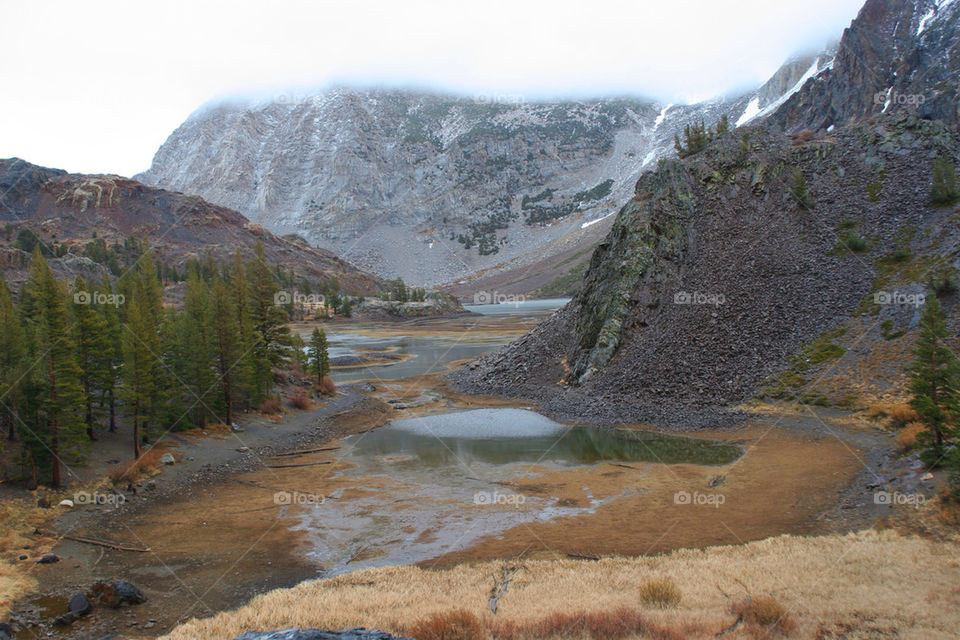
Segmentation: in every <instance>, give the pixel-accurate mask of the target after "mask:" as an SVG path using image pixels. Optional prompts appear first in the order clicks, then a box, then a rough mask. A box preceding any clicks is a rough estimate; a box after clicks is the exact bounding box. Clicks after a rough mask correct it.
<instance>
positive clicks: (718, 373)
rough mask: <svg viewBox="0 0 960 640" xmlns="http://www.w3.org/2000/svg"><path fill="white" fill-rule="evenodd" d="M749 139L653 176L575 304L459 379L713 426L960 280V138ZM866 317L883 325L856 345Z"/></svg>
mask: <svg viewBox="0 0 960 640" xmlns="http://www.w3.org/2000/svg"><path fill="white" fill-rule="evenodd" d="M741 133H742V132H736V133H732V134H730V135H728V136H725V137H723V138H722V139H721V140H718V141H716V142H715V143H714V144H713V145H711V146H710V147H708V148H707V149H706V150H705V151H703V152H701V153H699V154H697V155H695V156H692V157H690V158H688V159H686V160H682V161H681V160H667V161H664V162H663V163H661V166H660V167H659V168H658V169H657V170H656V171H652V172H649V173H647V174H644V176H642V177H641V179H640V180H639V181H638V183H637V188H636V194H635V196H634V198H633V199H632V200H631V201H630V202H629V203H628V204H627V205H626V206H624V207H623V209H621V211H620V214H619V215H618V217H617V221H616V223H615V224H614V226H613V228H612V229H611V231H610V233H609V234H608V236H607V237H606V239H605V240H604V241H603V243H602V244H601V245H600V247H599V248H598V249H597V251H596V252H595V253H594V254H593V257H592V260H591V263H590V268H589V270H588V271H587V275H586V278H585V281H584V286H583V288H582V289H581V290H580V291H579V292H578V294H577V295H576V296H575V298H574V299H573V301H571V303H570V304H568V305H567V307H565V308H564V309H563V310H561V311H560V312H558V313H557V314H555V315H554V316H552V317H551V318H549V319H548V320H547V321H545V322H544V323H543V324H542V325H540V326H539V327H537V328H536V329H534V330H533V331H531V332H530V333H529V334H528V335H526V336H525V337H523V338H522V339H520V340H519V341H517V342H516V343H514V344H512V345H510V346H509V347H507V348H505V349H503V350H501V351H499V352H497V353H494V354H492V355H490V356H488V357H486V358H484V359H481V360H480V361H478V362H476V363H474V364H473V365H472V366H471V367H469V368H467V369H465V370H463V371H461V372H458V373H457V374H454V376H453V378H454V381H455V382H456V383H457V384H458V385H459V386H460V387H462V388H464V389H467V390H471V391H477V392H487V393H490V392H492V393H498V394H503V395H508V396H518V397H528V398H535V399H538V400H540V401H542V402H543V403H544V404H543V408H544V409H545V410H546V411H547V412H548V413H551V414H555V415H559V416H564V417H569V418H579V419H589V420H593V419H602V420H606V421H611V420H612V421H616V420H640V421H651V422H657V423H660V424H668V423H673V422H676V423H684V424H690V423H695V424H696V423H701V422H703V421H706V422H707V423H711V422H710V421H715V420H717V419H719V418H718V415H717V414H715V413H711V412H709V411H708V412H704V411H703V410H704V409H705V408H707V407H715V406H729V405H733V404H737V403H739V402H741V401H743V400H746V399H749V398H750V397H752V396H753V395H754V394H756V393H757V392H758V391H759V390H761V389H764V388H767V387H770V386H779V387H780V389H779V390H778V393H781V394H782V393H784V392H785V391H788V389H787V388H788V387H789V386H790V385H791V384H793V383H797V384H801V383H802V382H804V381H800V380H799V379H785V380H784V381H783V385H780V384H779V383H778V382H775V381H772V380H771V378H770V376H771V375H773V374H778V373H779V372H780V371H782V370H783V369H784V368H785V367H788V366H790V364H791V363H793V364H794V365H795V366H796V367H797V369H798V372H797V374H798V376H799V372H801V371H806V369H807V366H808V365H811V364H821V363H822V362H823V361H822V360H821V358H822V357H830V358H835V357H837V355H838V354H842V353H843V350H844V349H851V350H852V349H854V348H855V347H856V348H859V349H864V348H866V349H867V350H868V351H869V346H870V345H876V344H883V343H885V341H886V338H887V337H891V339H893V338H892V337H893V336H897V334H898V333H902V332H903V331H906V330H909V329H910V328H911V327H913V326H915V323H916V321H917V317H918V311H917V305H916V304H915V303H913V302H912V301H913V300H914V298H909V297H907V296H910V295H916V294H920V295H932V293H930V291H929V290H928V289H927V286H926V283H927V282H928V279H929V278H930V276H931V275H937V276H938V277H947V278H953V279H955V278H956V273H957V267H958V266H960V259H958V255H960V232H958V231H957V229H956V225H955V216H956V211H954V210H953V209H952V208H948V209H936V208H931V207H930V199H929V192H930V184H931V177H930V176H931V164H932V158H933V157H936V156H949V157H952V158H954V159H956V157H957V155H958V151H960V147H958V141H957V136H956V132H955V131H954V130H951V129H948V128H947V127H945V126H944V125H943V124H942V123H937V122H930V121H926V120H921V119H919V118H917V117H916V116H914V115H910V114H907V113H900V114H890V115H886V116H884V117H883V118H882V119H880V120H878V121H877V122H875V123H872V124H871V123H863V124H861V125H857V126H854V127H851V128H847V129H843V130H838V131H835V132H834V133H833V134H832V135H823V136H821V137H816V138H814V139H812V140H809V141H804V140H798V141H796V143H794V142H791V140H790V139H789V138H786V137H785V136H783V135H782V134H780V133H778V132H776V131H773V130H769V129H766V128H751V130H750V137H749V140H748V142H746V143H744V139H743V138H742V137H741V135H740V134H741ZM795 169H799V170H800V171H802V172H803V174H804V175H805V176H806V180H807V184H808V188H809V192H810V194H812V198H813V201H814V202H815V204H814V205H813V208H812V209H810V210H805V209H803V208H801V207H799V206H798V205H797V204H796V202H795V201H794V199H793V198H792V196H791V189H792V186H793V177H792V176H793V171H794V170H795ZM856 239H859V240H862V241H863V242H864V244H865V246H864V247H862V248H861V247H860V245H859V244H858V242H857V241H856ZM850 246H853V247H855V249H850V248H849V247H850ZM884 291H886V292H887V293H898V294H899V295H900V296H901V298H896V297H894V299H895V300H897V299H904V300H906V302H903V303H901V304H886V302H885V299H884V297H883V296H884V293H883V292H884ZM876 296H880V297H879V298H877V297H876ZM853 318H864V319H866V320H867V322H865V327H864V328H863V329H862V330H858V331H857V332H856V333H854V331H853V330H849V331H848V330H847V329H846V328H845V327H846V326H847V323H848V322H850V321H851V319H853ZM888 321H889V323H887V322H888ZM828 330H834V331H832V332H828V333H824V332H827V331H828ZM847 334H849V335H847ZM897 339H899V337H897ZM828 345H831V347H830V349H828V348H827V346H828ZM833 346H836V347H837V350H836V351H832V350H831V349H832V348H833ZM798 358H799V360H798ZM714 423H715V422H714Z"/></svg>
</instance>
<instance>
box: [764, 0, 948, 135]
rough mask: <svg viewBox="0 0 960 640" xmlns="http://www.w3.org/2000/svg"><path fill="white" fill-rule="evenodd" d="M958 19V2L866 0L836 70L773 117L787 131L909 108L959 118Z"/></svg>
mask: <svg viewBox="0 0 960 640" xmlns="http://www.w3.org/2000/svg"><path fill="white" fill-rule="evenodd" d="M958 20H960V3H957V2H954V1H953V0H883V1H878V0H871V1H870V2H867V3H866V4H865V5H864V6H863V8H862V9H861V11H860V13H859V14H858V16H857V18H856V19H855V20H854V21H853V23H852V24H851V25H850V27H849V28H848V29H847V30H846V31H844V34H843V37H842V39H841V43H840V47H839V49H838V51H837V55H836V58H835V60H834V62H833V64H832V65H831V68H830V69H827V70H825V71H824V72H823V73H822V74H819V75H818V76H817V79H816V80H817V81H816V82H808V83H806V84H805V85H804V86H803V88H802V89H801V90H800V91H798V92H796V93H795V94H794V95H792V96H790V98H789V99H788V100H787V101H786V103H785V104H784V106H783V107H782V108H781V109H779V111H778V112H777V114H776V116H774V117H773V120H772V121H773V122H774V123H775V124H777V125H779V126H783V127H785V128H786V129H788V130H790V131H799V130H803V129H809V130H820V129H829V128H830V127H834V126H843V125H845V124H849V123H851V122H857V121H859V120H862V119H863V118H867V117H870V116H875V115H878V114H880V113H888V112H891V111H896V110H899V109H909V110H914V111H916V112H917V113H919V114H920V116H921V117H924V118H929V119H938V120H943V121H944V122H948V123H953V124H955V123H957V122H958V121H960V113H958V110H957V91H958V78H960V28H958Z"/></svg>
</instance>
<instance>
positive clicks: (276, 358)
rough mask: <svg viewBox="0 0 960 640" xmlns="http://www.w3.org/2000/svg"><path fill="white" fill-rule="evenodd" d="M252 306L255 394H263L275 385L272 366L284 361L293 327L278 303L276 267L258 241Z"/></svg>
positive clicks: (252, 275)
mask: <svg viewBox="0 0 960 640" xmlns="http://www.w3.org/2000/svg"><path fill="white" fill-rule="evenodd" d="M249 273H250V275H249V282H250V309H251V313H250V316H251V320H252V329H253V345H252V362H253V371H254V374H253V376H254V381H255V384H256V395H257V397H258V398H262V397H264V396H265V395H266V394H267V393H268V392H269V391H270V388H271V387H272V386H273V371H272V367H274V366H281V365H282V364H283V363H284V359H285V358H284V356H285V351H286V350H287V348H288V346H289V334H290V330H289V329H288V328H287V327H286V326H285V325H284V323H285V322H286V320H287V314H286V312H285V311H284V310H283V308H282V307H280V306H279V305H278V304H277V303H276V294H277V292H278V291H279V287H278V286H277V281H276V276H275V273H274V270H273V269H271V268H270V265H269V264H268V263H267V259H266V256H265V255H264V252H263V244H261V242H260V241H259V240H257V244H256V246H255V247H254V257H253V260H252V261H251V262H250V266H249Z"/></svg>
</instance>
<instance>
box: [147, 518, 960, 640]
mask: <svg viewBox="0 0 960 640" xmlns="http://www.w3.org/2000/svg"><path fill="white" fill-rule="evenodd" d="M498 567H499V563H493V562H488V563H477V564H471V565H458V566H455V567H453V568H451V569H449V570H445V571H426V570H423V569H419V568H416V567H383V568H379V569H367V570H362V571H358V572H355V573H351V574H348V575H344V576H340V577H337V578H333V579H330V580H318V581H312V582H304V583H302V584H300V585H297V586H296V587H293V588H291V589H280V590H277V591H273V592H270V593H267V594H264V595H261V596H258V597H257V598H254V599H253V600H252V601H251V602H250V603H249V604H247V605H246V606H244V607H242V608H240V609H238V610H236V611H230V612H224V613H220V614H217V615H215V616H213V617H211V618H207V619H201V620H191V621H189V622H187V623H185V624H183V625H181V626H180V627H178V628H176V629H174V630H173V631H172V632H171V633H170V634H169V635H167V636H165V637H166V638H167V639H168V640H201V639H214V638H223V639H227V638H233V637H235V636H237V635H239V634H241V633H243V632H245V631H250V630H267V629H284V628H289V627H303V628H321V629H343V628H347V627H353V626H366V627H374V628H380V629H384V630H386V631H393V632H399V633H402V632H404V631H406V630H408V629H411V628H412V626H413V625H415V624H417V623H418V622H419V621H422V620H424V619H428V618H429V617H430V616H432V615H434V614H437V613H443V612H450V611H456V610H463V611H467V612H468V613H470V614H472V615H473V616H475V617H476V618H477V619H478V620H480V622H481V623H482V624H483V626H484V627H485V628H486V629H487V630H495V631H496V630H499V631H501V632H504V633H505V632H507V631H509V629H510V628H513V629H519V631H518V632H517V633H522V632H524V630H527V631H529V630H533V629H540V631H545V630H547V629H548V627H549V625H550V624H551V623H550V622H549V620H551V619H553V620H558V619H560V617H562V616H563V615H567V614H570V613H571V612H584V611H585V612H591V614H597V615H598V616H600V618H601V619H602V618H604V617H607V616H608V615H609V612H613V611H622V612H630V611H632V612H635V614H636V616H637V618H636V620H634V622H637V623H638V624H639V622H640V621H642V623H643V624H644V625H646V627H645V628H646V629H647V630H646V631H643V632H640V631H637V630H636V629H635V630H634V631H631V634H630V635H627V636H618V637H628V638H629V637H637V638H640V637H651V635H652V632H651V631H650V630H653V629H661V630H662V631H663V634H665V635H661V636H660V637H664V638H667V637H690V638H702V637H711V636H712V635H713V634H715V633H717V632H719V631H720V630H722V629H725V628H727V627H729V626H730V625H731V624H732V623H733V622H734V620H735V619H736V617H735V616H734V615H733V614H732V613H731V603H735V602H742V601H744V600H746V599H747V598H750V599H751V601H760V602H761V603H762V605H763V606H762V607H761V606H760V605H756V606H755V608H753V609H751V615H752V616H754V624H753V625H751V624H742V625H740V627H738V628H737V629H735V630H734V631H732V632H731V633H728V634H727V635H725V636H724V638H726V639H731V638H753V637H758V636H757V634H758V629H759V630H760V631H764V629H761V628H760V626H759V622H760V621H762V620H768V618H769V615H770V611H772V610H773V609H774V608H775V607H774V605H773V604H772V603H771V602H770V601H764V600H763V598H767V597H775V599H776V603H778V604H779V606H781V607H782V608H783V612H784V613H785V614H786V615H785V616H784V615H781V614H778V616H780V618H779V619H785V618H787V617H788V618H789V619H790V620H791V621H795V625H796V629H795V630H794V631H793V633H792V634H791V637H798V638H813V637H816V636H817V635H818V634H821V635H822V637H830V636H829V634H830V633H832V631H831V630H833V629H840V628H842V629H844V630H845V631H844V634H845V635H844V636H843V637H847V638H857V637H868V634H869V630H870V629H873V628H882V629H885V630H889V635H886V636H883V637H891V638H894V637H896V638H907V639H910V638H945V639H946V638H955V637H956V629H958V628H960V592H958V590H957V589H956V588H955V587H956V585H957V584H960V561H958V559H957V546H956V545H954V544H951V543H942V542H934V541H931V540H927V539H923V538H919V537H915V536H900V535H898V534H897V533H895V532H894V531H883V532H877V531H864V532H861V533H858V534H849V535H845V536H839V535H835V536H823V537H812V538H805V537H798V536H778V537H773V538H768V539H766V540H761V541H757V542H752V543H748V544H744V545H736V546H723V547H712V548H708V549H684V550H680V551H676V552H673V553H670V554H668V555H664V556H652V557H650V556H644V557H638V558H622V557H611V558H603V559H601V560H599V561H597V562H589V561H577V560H552V561H551V560H540V561H536V560H531V561H527V562H526V563H525V565H524V567H525V568H524V570H523V571H521V572H520V573H518V574H516V575H515V576H514V578H513V580H512V581H511V583H510V587H509V589H508V591H507V592H506V594H505V595H504V596H503V597H502V598H501V600H500V602H499V607H498V613H497V615H496V616H494V615H493V614H492V613H491V612H490V609H489V607H488V602H487V600H488V597H489V594H490V589H491V586H492V577H493V576H494V575H496V574H497V570H498ZM661 576H669V577H670V578H671V579H672V580H674V582H676V584H678V585H680V586H681V587H682V589H683V601H682V603H681V604H680V605H679V606H677V607H676V608H673V609H648V610H644V611H642V612H641V613H636V612H637V609H638V603H637V593H638V590H639V589H640V585H642V584H644V583H645V582H648V581H650V580H652V579H655V578H657V577H661ZM578 615H579V614H578ZM624 615H626V613H624ZM630 615H634V614H630ZM601 622H602V620H599V619H598V621H597V624H601ZM561 626H562V625H561ZM627 626H629V624H628V625H627ZM677 630H681V631H677ZM682 630H686V631H682ZM782 630H783V631H786V628H784V629H782ZM764 632H765V631H764ZM677 633H681V635H679V636H677V635H676V634H677ZM577 634H580V635H577ZM671 634H673V635H671ZM504 637H507V636H506V635H505V636H504ZM512 637H513V638H522V637H523V636H522V635H515V636H512ZM543 637H549V636H543ZM567 637H574V638H589V637H591V636H590V634H589V631H588V630H587V631H584V629H583V628H580V629H579V630H577V629H574V632H573V633H572V634H571V635H569V636H567ZM653 637H656V636H653Z"/></svg>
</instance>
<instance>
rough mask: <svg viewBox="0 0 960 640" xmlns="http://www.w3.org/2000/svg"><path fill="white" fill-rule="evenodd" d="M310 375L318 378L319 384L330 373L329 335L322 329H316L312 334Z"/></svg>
mask: <svg viewBox="0 0 960 640" xmlns="http://www.w3.org/2000/svg"><path fill="white" fill-rule="evenodd" d="M308 353H309V359H310V373H312V374H313V375H315V376H317V383H318V384H320V383H322V382H323V376H325V375H327V374H328V373H330V354H329V352H328V351H327V334H326V332H324V330H323V329H321V328H320V327H314V329H313V333H311V334H310V349H309V352H308Z"/></svg>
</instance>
